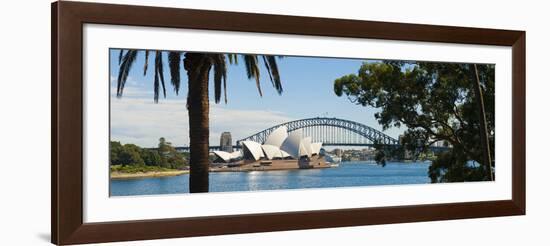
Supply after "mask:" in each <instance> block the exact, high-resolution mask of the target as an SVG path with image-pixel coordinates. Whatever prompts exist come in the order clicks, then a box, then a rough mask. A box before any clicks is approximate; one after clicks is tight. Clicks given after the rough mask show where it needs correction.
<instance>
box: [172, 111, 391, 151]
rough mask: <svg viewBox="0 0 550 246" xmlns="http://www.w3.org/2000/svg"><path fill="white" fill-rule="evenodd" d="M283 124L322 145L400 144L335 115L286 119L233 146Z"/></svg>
mask: <svg viewBox="0 0 550 246" xmlns="http://www.w3.org/2000/svg"><path fill="white" fill-rule="evenodd" d="M281 126H286V128H287V130H288V132H289V133H290V132H292V131H296V130H299V129H301V130H302V131H303V135H304V136H307V137H311V141H312V142H322V143H323V146H363V147H372V146H374V144H375V143H377V144H381V145H393V146H397V145H399V141H398V140H397V139H395V138H392V137H390V136H388V135H386V134H384V133H383V132H381V131H379V130H376V129H374V128H372V127H370V126H367V125H364V124H361V123H358V122H354V121H350V120H344V119H338V118H328V117H315V118H307V119H300V120H294V121H289V122H285V123H282V124H279V125H275V126H272V127H270V128H267V129H264V130H262V131H259V132H257V133H255V134H252V135H250V136H248V137H246V138H243V139H239V140H237V141H236V142H235V145H234V146H233V148H235V149H240V148H241V146H240V142H242V141H246V140H251V141H255V142H258V143H263V142H265V140H266V138H267V136H268V135H269V134H270V133H271V132H272V131H274V130H275V129H277V128H279V127H281ZM176 149H177V150H178V151H182V152H187V151H189V147H176ZM219 149H220V146H210V150H219Z"/></svg>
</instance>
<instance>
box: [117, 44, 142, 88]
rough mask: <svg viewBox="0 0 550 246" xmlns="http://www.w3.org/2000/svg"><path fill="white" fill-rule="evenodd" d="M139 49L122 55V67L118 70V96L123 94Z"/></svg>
mask: <svg viewBox="0 0 550 246" xmlns="http://www.w3.org/2000/svg"><path fill="white" fill-rule="evenodd" d="M136 56H137V50H128V51H127V52H126V54H125V55H124V56H123V57H122V60H121V64H120V68H119V70H118V79H117V91H116V94H117V97H121V96H122V92H123V91H124V85H125V84H126V80H127V79H128V74H129V72H130V69H131V68H132V65H133V64H134V62H135V61H136Z"/></svg>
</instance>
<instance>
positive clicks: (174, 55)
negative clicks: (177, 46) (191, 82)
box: [168, 52, 181, 95]
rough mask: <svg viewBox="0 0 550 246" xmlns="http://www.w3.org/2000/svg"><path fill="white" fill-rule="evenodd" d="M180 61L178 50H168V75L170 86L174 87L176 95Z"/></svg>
mask: <svg viewBox="0 0 550 246" xmlns="http://www.w3.org/2000/svg"><path fill="white" fill-rule="evenodd" d="M180 61H181V53H180V52H170V53H168V66H169V67H170V77H171V80H170V81H171V82H172V86H173V87H174V91H175V92H176V95H178V93H179V91H180V84H181V79H180Z"/></svg>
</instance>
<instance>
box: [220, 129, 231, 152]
mask: <svg viewBox="0 0 550 246" xmlns="http://www.w3.org/2000/svg"><path fill="white" fill-rule="evenodd" d="M220 150H221V151H225V152H229V153H231V152H233V142H232V141H231V133H230V132H224V133H222V135H221V136H220Z"/></svg>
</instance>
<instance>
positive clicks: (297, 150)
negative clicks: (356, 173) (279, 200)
mask: <svg viewBox="0 0 550 246" xmlns="http://www.w3.org/2000/svg"><path fill="white" fill-rule="evenodd" d="M240 144H241V150H240V151H235V152H231V153H230V152H225V151H214V152H213V154H214V155H215V157H216V160H215V161H214V166H216V167H217V168H214V169H218V170H212V171H223V170H219V169H224V168H226V169H238V170H260V169H261V170H280V169H298V168H302V169H303V168H324V167H330V166H329V165H328V164H327V163H326V162H325V159H324V157H323V156H322V155H321V153H320V152H321V146H322V145H323V143H312V142H311V137H303V134H302V131H301V130H296V131H292V132H291V133H290V134H289V133H287V128H286V127H284V126H282V127H279V128H277V129H275V130H274V131H273V132H271V134H269V136H268V137H267V138H266V140H265V142H264V143H257V142H254V141H242V142H241V143H240Z"/></svg>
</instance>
